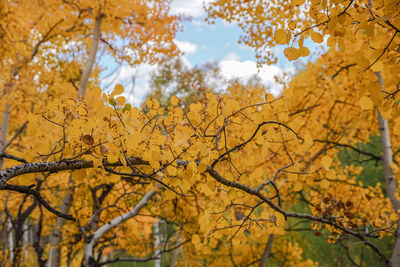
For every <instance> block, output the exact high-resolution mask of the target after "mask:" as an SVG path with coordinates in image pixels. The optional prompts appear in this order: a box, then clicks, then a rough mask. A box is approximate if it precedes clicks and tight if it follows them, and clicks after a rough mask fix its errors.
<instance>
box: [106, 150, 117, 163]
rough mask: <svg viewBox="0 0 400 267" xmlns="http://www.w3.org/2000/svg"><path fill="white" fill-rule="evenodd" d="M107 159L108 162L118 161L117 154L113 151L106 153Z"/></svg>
mask: <svg viewBox="0 0 400 267" xmlns="http://www.w3.org/2000/svg"><path fill="white" fill-rule="evenodd" d="M107 160H108V162H110V163H115V162H117V161H118V154H117V153H115V152H113V153H110V154H108V156H107Z"/></svg>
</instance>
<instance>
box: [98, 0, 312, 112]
mask: <svg viewBox="0 0 400 267" xmlns="http://www.w3.org/2000/svg"><path fill="white" fill-rule="evenodd" d="M206 1H207V0H206ZM171 13H174V14H181V15H185V16H190V17H192V19H191V21H185V22H184V24H183V26H184V27H183V31H182V32H178V33H177V35H176V39H175V42H176V44H177V46H178V48H180V50H181V51H183V52H184V60H185V61H186V62H187V64H188V65H191V66H194V65H201V64H204V63H207V62H217V63H218V64H219V67H220V69H221V73H222V74H223V75H224V76H225V77H226V78H227V79H230V78H234V77H235V78H241V79H242V80H243V81H246V79H248V78H249V77H251V76H252V75H254V74H257V75H258V76H259V77H260V78H261V80H262V82H263V83H264V84H265V85H267V86H269V87H270V88H271V92H272V93H273V94H275V95H278V94H279V92H280V90H281V86H280V85H277V84H276V83H275V80H274V76H275V75H281V74H282V73H283V72H292V73H293V71H294V64H293V63H292V62H289V61H288V60H287V59H286V58H285V57H284V56H283V54H282V51H283V49H284V47H282V46H278V47H275V48H274V51H275V52H276V53H277V55H278V58H279V60H278V63H277V64H276V65H273V66H263V67H262V68H261V69H258V68H257V67H256V60H255V53H254V51H253V50H252V49H251V48H249V47H247V46H245V45H240V44H238V40H239V38H240V35H241V29H240V28H239V27H238V26H237V25H235V24H226V23H224V22H222V21H218V22H217V23H216V24H212V25H210V24H208V23H207V22H206V21H205V17H206V14H205V12H204V10H203V0H173V1H172V5H171ZM306 44H307V42H306ZM308 47H309V48H310V50H311V51H312V50H314V49H313V47H310V45H308ZM102 61H103V60H102ZM105 62H106V63H107V65H108V66H112V63H111V62H110V61H109V60H105ZM298 63H299V62H297V64H298ZM155 69H156V66H150V65H148V64H142V65H140V66H138V67H135V68H131V67H129V66H123V67H122V68H121V69H120V71H119V75H118V77H113V79H112V81H111V79H110V78H108V79H103V81H102V84H103V85H102V87H105V86H104V85H105V84H106V83H109V84H115V83H121V84H123V85H124V86H125V89H126V91H130V93H131V96H130V97H128V101H130V102H132V103H133V104H135V105H139V104H140V103H141V102H142V101H143V100H144V98H145V96H146V94H147V93H148V90H149V86H148V80H149V76H150V73H151V72H153V71H154V70H155ZM133 77H135V85H134V87H133V86H132V84H133V83H132V78H133Z"/></svg>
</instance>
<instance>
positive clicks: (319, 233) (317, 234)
mask: <svg viewBox="0 0 400 267" xmlns="http://www.w3.org/2000/svg"><path fill="white" fill-rule="evenodd" d="M314 235H315V236H321V235H322V234H321V232H315V233H314Z"/></svg>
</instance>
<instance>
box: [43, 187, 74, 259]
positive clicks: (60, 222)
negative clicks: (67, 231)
mask: <svg viewBox="0 0 400 267" xmlns="http://www.w3.org/2000/svg"><path fill="white" fill-rule="evenodd" d="M72 199H73V191H72V189H69V190H67V193H66V194H65V196H64V199H63V203H62V205H61V208H60V212H61V213H64V214H67V213H68V212H69V209H70V207H71V204H72ZM65 222H66V220H65V219H64V218H61V217H58V218H57V222H56V226H55V227H54V229H53V232H52V233H51V236H50V248H49V256H48V258H47V266H48V267H57V266H60V261H61V249H60V246H59V245H60V242H61V240H62V233H61V229H62V227H63V226H64V224H65Z"/></svg>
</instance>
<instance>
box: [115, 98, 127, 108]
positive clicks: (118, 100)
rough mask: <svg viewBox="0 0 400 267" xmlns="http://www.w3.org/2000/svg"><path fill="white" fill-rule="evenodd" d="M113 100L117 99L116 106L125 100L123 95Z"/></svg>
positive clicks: (121, 104) (122, 103)
mask: <svg viewBox="0 0 400 267" xmlns="http://www.w3.org/2000/svg"><path fill="white" fill-rule="evenodd" d="M115 100H116V101H117V104H118V106H123V105H124V104H125V101H126V100H125V97H124V96H119V97H117V99H115Z"/></svg>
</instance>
